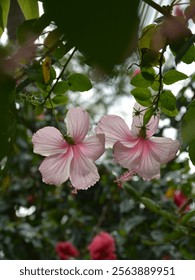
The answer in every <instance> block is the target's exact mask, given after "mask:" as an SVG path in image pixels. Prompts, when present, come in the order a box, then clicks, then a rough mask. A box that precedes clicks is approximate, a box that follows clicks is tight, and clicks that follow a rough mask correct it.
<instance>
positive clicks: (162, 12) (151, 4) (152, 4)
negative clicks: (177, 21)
mask: <svg viewBox="0 0 195 280" xmlns="http://www.w3.org/2000/svg"><path fill="white" fill-rule="evenodd" d="M143 2H145V3H146V4H148V5H149V6H150V7H152V8H154V9H155V10H156V11H158V12H159V13H161V14H162V15H164V16H165V17H170V16H171V14H170V12H169V11H167V10H166V9H163V7H161V6H160V5H158V4H157V3H155V2H154V1H152V0H143Z"/></svg>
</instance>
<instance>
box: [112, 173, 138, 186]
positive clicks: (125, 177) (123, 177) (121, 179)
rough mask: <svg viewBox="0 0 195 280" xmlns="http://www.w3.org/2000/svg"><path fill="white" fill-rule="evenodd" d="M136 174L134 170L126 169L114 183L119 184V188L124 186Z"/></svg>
mask: <svg viewBox="0 0 195 280" xmlns="http://www.w3.org/2000/svg"><path fill="white" fill-rule="evenodd" d="M134 175H135V172H134V171H133V170H128V171H125V172H124V173H123V174H122V175H121V176H120V177H117V178H116V180H115V181H114V183H117V184H118V187H119V188H122V186H123V183H125V182H127V181H130V180H131V178H132V177H133V176H134Z"/></svg>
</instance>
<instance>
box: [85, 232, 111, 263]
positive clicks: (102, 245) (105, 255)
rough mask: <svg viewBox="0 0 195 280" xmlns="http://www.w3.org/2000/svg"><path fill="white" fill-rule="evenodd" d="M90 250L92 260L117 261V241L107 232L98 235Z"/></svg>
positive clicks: (90, 245) (89, 247)
mask: <svg viewBox="0 0 195 280" xmlns="http://www.w3.org/2000/svg"><path fill="white" fill-rule="evenodd" d="M88 249H89V252H90V256H91V259H92V260H116V254H115V250H116V248H115V241H114V238H113V237H112V236H111V235H110V234H109V233H107V232H100V233H99V234H97V235H96V236H95V237H94V238H93V240H92V241H91V243H90V244H89V246H88Z"/></svg>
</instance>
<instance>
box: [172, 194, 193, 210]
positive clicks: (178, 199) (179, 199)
mask: <svg viewBox="0 0 195 280" xmlns="http://www.w3.org/2000/svg"><path fill="white" fill-rule="evenodd" d="M173 199H174V202H175V204H176V205H177V206H178V207H181V206H182V205H183V204H184V203H185V202H186V201H187V200H188V198H187V197H186V196H185V195H184V194H183V192H182V191H180V190H176V191H175V192H174V197H173ZM185 210H186V211H189V210H190V206H189V205H187V206H186V209H185Z"/></svg>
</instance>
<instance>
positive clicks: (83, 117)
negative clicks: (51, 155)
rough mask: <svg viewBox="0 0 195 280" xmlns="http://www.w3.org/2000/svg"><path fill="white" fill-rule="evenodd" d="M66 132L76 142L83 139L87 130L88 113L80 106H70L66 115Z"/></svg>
mask: <svg viewBox="0 0 195 280" xmlns="http://www.w3.org/2000/svg"><path fill="white" fill-rule="evenodd" d="M66 126H67V132H68V134H70V136H71V137H72V138H73V140H74V141H75V142H76V143H80V142H82V141H83V139H84V138H85V136H86V135H87V132H88V130H89V115H88V113H87V112H86V111H84V110H83V109H82V108H81V107H77V108H71V109H69V110H68V113H67V115H66Z"/></svg>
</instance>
